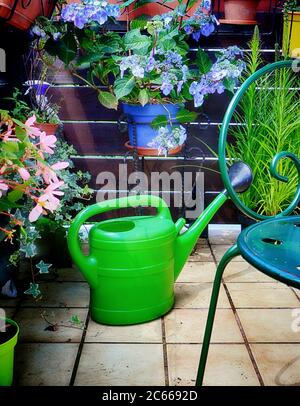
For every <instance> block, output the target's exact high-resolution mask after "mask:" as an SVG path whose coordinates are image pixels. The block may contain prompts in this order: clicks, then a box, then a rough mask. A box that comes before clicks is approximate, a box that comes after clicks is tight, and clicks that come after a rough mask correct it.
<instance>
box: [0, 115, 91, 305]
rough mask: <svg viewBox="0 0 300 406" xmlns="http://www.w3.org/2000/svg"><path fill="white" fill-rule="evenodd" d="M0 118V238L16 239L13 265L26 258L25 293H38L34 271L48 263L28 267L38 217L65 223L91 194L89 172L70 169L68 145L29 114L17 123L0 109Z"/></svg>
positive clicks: (44, 269) (46, 267)
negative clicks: (28, 276)
mask: <svg viewBox="0 0 300 406" xmlns="http://www.w3.org/2000/svg"><path fill="white" fill-rule="evenodd" d="M0 119H1V121H0V214H1V216H4V217H6V218H7V219H8V223H7V224H6V225H5V227H0V238H1V239H5V240H8V241H9V242H11V243H13V242H15V241H18V242H19V243H20V250H19V251H20V252H15V253H14V254H13V255H12V257H11V262H12V263H13V264H14V265H17V263H18V260H19V258H20V253H23V254H24V256H25V257H26V258H29V259H30V263H31V272H32V283H30V287H29V289H28V290H26V292H25V293H26V294H30V295H32V296H34V297H37V296H39V295H40V290H39V285H38V284H37V283H36V280H35V278H36V275H37V274H39V273H48V271H49V268H50V267H51V264H47V263H45V262H44V261H43V260H41V261H40V262H39V263H38V264H36V265H35V266H33V261H32V259H33V258H34V257H35V255H36V241H37V240H38V239H39V238H40V228H41V223H39V220H40V219H41V218H42V217H46V218H47V219H48V220H50V221H52V224H54V225H55V227H62V226H64V225H65V224H67V223H68V222H69V221H70V220H71V218H72V214H75V213H77V212H78V211H80V210H81V209H82V208H83V204H82V199H87V198H89V196H90V190H89V189H88V187H87V186H85V185H86V184H87V181H88V180H89V175H88V174H85V173H82V172H80V171H79V172H77V173H75V172H73V171H72V167H73V163H72V161H71V159H70V155H71V154H73V153H74V149H73V147H70V146H68V145H67V144H66V143H65V142H63V141H58V140H57V138H56V137H55V136H54V135H47V134H46V133H44V132H41V131H40V130H39V129H38V128H36V127H34V124H35V117H34V116H32V117H30V118H29V119H27V120H26V122H25V123H22V122H21V121H19V120H18V119H16V118H14V117H12V116H11V115H10V114H9V112H7V111H3V110H1V111H0ZM67 168H68V169H67ZM80 182H82V183H83V184H84V186H80ZM52 231H54V230H52Z"/></svg>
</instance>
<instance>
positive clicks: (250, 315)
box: [0, 240, 300, 386]
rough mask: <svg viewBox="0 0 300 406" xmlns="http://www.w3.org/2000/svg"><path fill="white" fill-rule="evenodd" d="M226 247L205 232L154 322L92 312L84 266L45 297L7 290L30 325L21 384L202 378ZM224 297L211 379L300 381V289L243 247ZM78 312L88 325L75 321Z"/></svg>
mask: <svg viewBox="0 0 300 406" xmlns="http://www.w3.org/2000/svg"><path fill="white" fill-rule="evenodd" d="M226 248H227V247H226V246H225V245H213V246H210V245H209V244H208V243H207V241H205V240H201V241H199V243H198V245H197V251H196V252H195V253H194V255H193V256H192V257H190V261H189V262H188V263H187V264H186V266H185V268H184V271H183V272H182V274H181V275H180V277H179V279H178V281H177V283H176V287H175V291H176V303H175V307H174V309H173V310H172V311H171V312H170V313H169V314H167V315H166V316H165V317H163V318H161V319H159V320H154V321H152V322H150V323H145V324H140V325H134V326H123V327H112V326H104V325H100V324H96V323H95V322H93V321H91V320H90V318H89V315H88V300H89V287H88V285H87V283H86V282H84V279H83V278H82V277H81V275H80V274H79V272H77V271H76V270H75V269H62V270H60V271H59V274H58V277H57V278H55V280H52V281H51V280H49V279H48V280H47V281H45V282H44V283H42V284H41V288H42V291H43V292H44V297H43V299H42V300H40V301H38V302H34V301H32V300H29V299H26V300H22V301H18V300H3V299H0V306H1V307H3V308H5V309H6V310H7V314H8V315H9V316H10V317H13V318H14V319H15V320H16V321H17V322H18V324H19V325H20V330H21V335H20V340H19V344H18V346H17V348H16V368H15V376H16V384H17V385H70V384H71V385H130V386H132V385H154V386H155V385H193V384H194V383H195V375H196V370H197V366H198V359H199V354H200V349H201V342H202V337H203V331H204V326H205V321H206V316H207V308H208V304H209V299H210V294H211V287H212V281H213V278H214V274H215V270H216V265H217V261H219V260H220V258H221V257H222V255H223V253H224V252H225V250H226ZM50 279H51V278H50ZM218 307H219V308H218V310H217V315H216V322H215V328H214V332H213V336H212V345H211V348H210V352H209V357H208V365H207V370H206V374H205V385H300V295H299V292H297V291H295V290H293V289H291V288H289V287H286V286H284V285H282V284H281V283H277V282H274V281H273V280H271V279H270V278H268V277H267V276H265V275H263V274H261V273H259V272H258V271H256V270H255V269H254V268H252V267H251V266H249V265H248V264H246V262H244V261H243V260H242V259H241V258H240V257H238V258H237V259H236V260H235V261H234V262H232V263H231V264H230V265H229V266H228V268H227V270H226V271H225V276H224V279H223V286H222V288H221V292H220V297H219V304H218ZM74 315H75V316H77V317H78V318H79V319H80V320H81V321H82V322H83V324H84V325H85V328H84V329H82V328H80V326H77V327H76V326H74V325H72V324H71V323H70V319H71V317H72V316H74ZM49 326H50V328H49Z"/></svg>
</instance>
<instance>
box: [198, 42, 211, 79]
mask: <svg viewBox="0 0 300 406" xmlns="http://www.w3.org/2000/svg"><path fill="white" fill-rule="evenodd" d="M195 62H196V65H197V66H198V68H199V71H200V72H201V73H203V74H206V73H208V72H209V71H210V69H211V67H212V61H211V60H210V57H209V56H208V55H207V53H206V52H204V51H203V49H201V48H199V49H198V51H197V53H196V61H195Z"/></svg>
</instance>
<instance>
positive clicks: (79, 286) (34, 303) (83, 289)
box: [21, 282, 90, 307]
mask: <svg viewBox="0 0 300 406" xmlns="http://www.w3.org/2000/svg"><path fill="white" fill-rule="evenodd" d="M40 290H41V292H42V298H41V299H38V300H35V299H33V298H31V297H26V298H25V299H24V300H23V301H22V304H21V306H22V307H26V306H27V307H39V306H41V307H43V306H45V307H88V306H89V297H90V290H89V285H88V284H87V283H83V282H49V283H41V284H40Z"/></svg>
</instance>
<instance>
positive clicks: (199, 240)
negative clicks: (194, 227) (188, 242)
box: [196, 238, 208, 247]
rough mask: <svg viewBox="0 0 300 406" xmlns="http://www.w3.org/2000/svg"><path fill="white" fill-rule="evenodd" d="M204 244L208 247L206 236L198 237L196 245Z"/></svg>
mask: <svg viewBox="0 0 300 406" xmlns="http://www.w3.org/2000/svg"><path fill="white" fill-rule="evenodd" d="M203 245H205V246H206V247H208V241H207V239H206V238H198V241H197V243H196V246H197V247H198V246H203Z"/></svg>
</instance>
